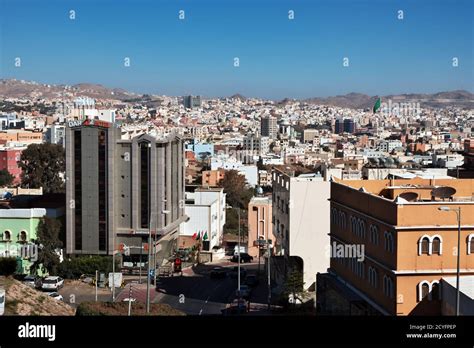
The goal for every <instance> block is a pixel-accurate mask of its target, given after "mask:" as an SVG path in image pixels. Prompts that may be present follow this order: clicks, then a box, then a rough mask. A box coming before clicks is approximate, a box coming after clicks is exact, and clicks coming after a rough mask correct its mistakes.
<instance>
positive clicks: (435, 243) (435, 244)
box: [431, 235, 443, 255]
mask: <svg viewBox="0 0 474 348" xmlns="http://www.w3.org/2000/svg"><path fill="white" fill-rule="evenodd" d="M431 243H432V245H431V253H432V254H438V255H441V254H442V253H443V242H442V239H441V236H438V235H436V236H433V237H432V239H431Z"/></svg>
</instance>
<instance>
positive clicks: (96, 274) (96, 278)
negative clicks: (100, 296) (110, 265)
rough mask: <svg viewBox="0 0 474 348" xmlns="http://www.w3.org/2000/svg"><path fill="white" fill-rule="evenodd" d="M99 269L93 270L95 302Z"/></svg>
mask: <svg viewBox="0 0 474 348" xmlns="http://www.w3.org/2000/svg"><path fill="white" fill-rule="evenodd" d="M98 275H99V271H98V270H96V271H95V302H97V282H98V281H99V279H98Z"/></svg>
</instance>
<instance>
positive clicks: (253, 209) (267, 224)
mask: <svg viewBox="0 0 474 348" xmlns="http://www.w3.org/2000/svg"><path fill="white" fill-rule="evenodd" d="M274 239H275V237H274V235H273V223H272V200H271V197H253V198H252V199H251V200H250V202H249V206H248V245H247V247H248V253H249V255H251V256H253V257H254V258H258V257H259V256H262V255H263V253H264V252H265V250H266V249H265V244H263V242H260V243H259V240H265V241H267V242H268V241H269V240H271V241H272V244H273V245H274V244H275V243H274V242H275V240H274Z"/></svg>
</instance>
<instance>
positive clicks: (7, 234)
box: [3, 231, 12, 241]
mask: <svg viewBox="0 0 474 348" xmlns="http://www.w3.org/2000/svg"><path fill="white" fill-rule="evenodd" d="M11 239H12V234H11V232H10V231H5V232H3V240H6V241H9V240H11Z"/></svg>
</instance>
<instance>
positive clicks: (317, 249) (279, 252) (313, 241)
mask: <svg viewBox="0 0 474 348" xmlns="http://www.w3.org/2000/svg"><path fill="white" fill-rule="evenodd" d="M272 182H273V186H272V188H273V196H272V223H273V234H274V236H275V250H274V252H275V255H276V258H275V260H272V263H273V262H275V267H274V270H275V272H274V277H275V280H276V281H277V283H280V284H281V283H283V282H284V278H285V277H286V276H287V275H288V273H289V272H291V271H294V270H297V271H300V272H302V273H303V281H304V283H305V285H304V287H305V288H311V287H312V286H313V285H314V283H315V280H316V273H318V272H326V270H327V268H328V267H329V257H328V256H327V247H328V245H329V236H328V234H329V227H330V226H329V201H328V199H329V188H330V185H329V182H327V181H324V179H323V178H322V177H321V176H320V175H318V174H306V175H300V176H297V177H294V176H292V175H290V174H288V173H285V172H283V171H281V170H278V169H273V178H272Z"/></svg>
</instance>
